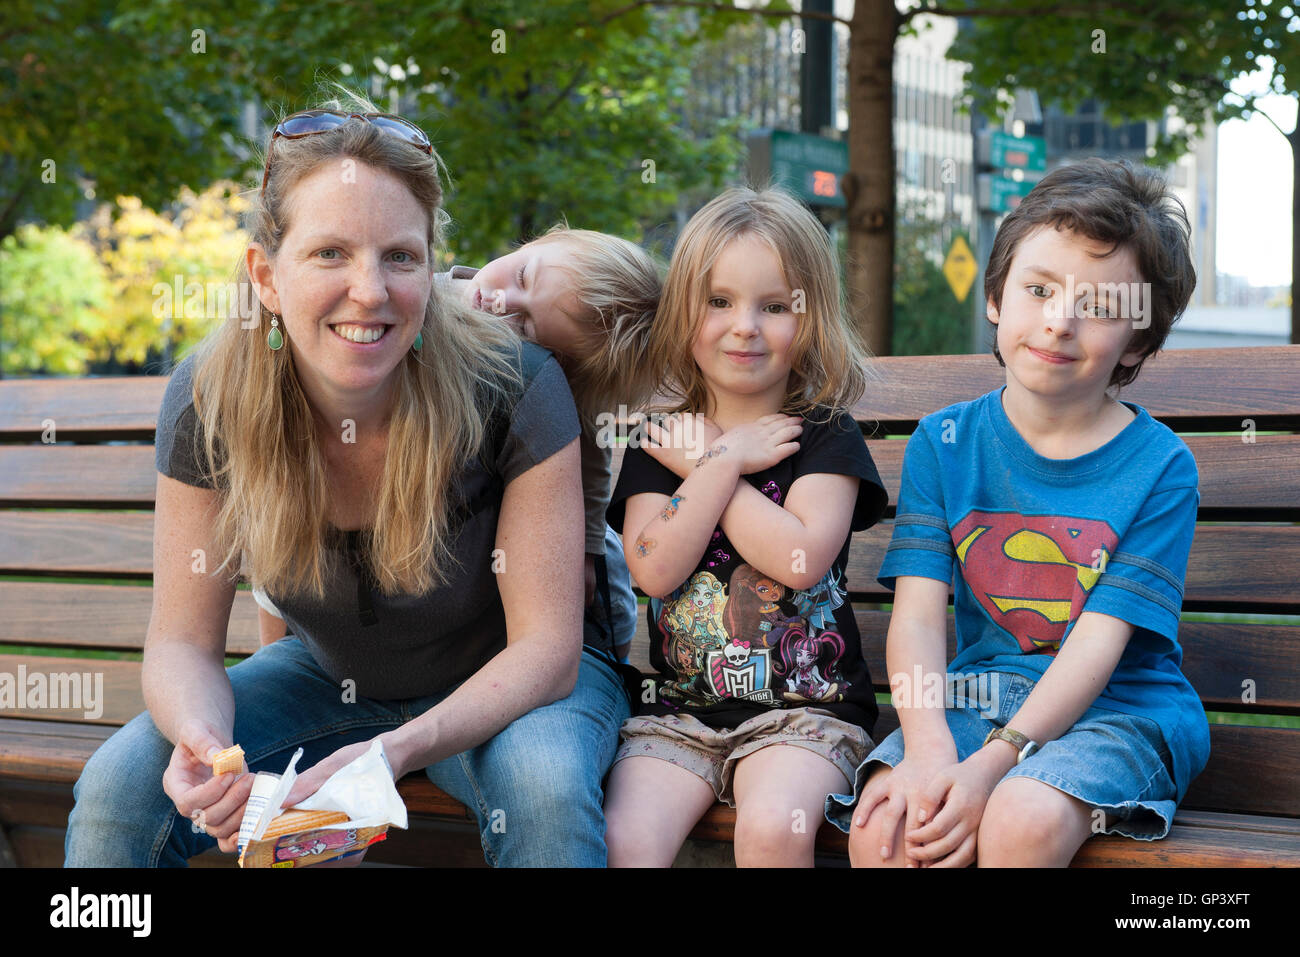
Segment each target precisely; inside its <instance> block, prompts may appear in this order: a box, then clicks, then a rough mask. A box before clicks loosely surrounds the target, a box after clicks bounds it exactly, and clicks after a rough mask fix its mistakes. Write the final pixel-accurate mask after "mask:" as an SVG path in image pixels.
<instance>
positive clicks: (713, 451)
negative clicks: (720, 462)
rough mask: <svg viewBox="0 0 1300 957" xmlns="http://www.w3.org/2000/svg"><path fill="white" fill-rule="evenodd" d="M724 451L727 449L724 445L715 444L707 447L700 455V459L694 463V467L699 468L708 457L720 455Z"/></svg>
mask: <svg viewBox="0 0 1300 957" xmlns="http://www.w3.org/2000/svg"><path fill="white" fill-rule="evenodd" d="M725 451H727V447H726V446H725V445H715V446H714V447H713V448H711V449H709V450H708V451H707V452H705V453H704V454H703V455H701V456H700V460H699V461H698V462H696V463H695V467H696V468H699V467H700V466H701V465H703V464H704V463H705V462H707V461H708V460H709V459H711V458H713V457H715V456H718V455H721V454H722V453H723V452H725Z"/></svg>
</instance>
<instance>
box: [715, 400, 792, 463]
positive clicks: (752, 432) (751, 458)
mask: <svg viewBox="0 0 1300 957" xmlns="http://www.w3.org/2000/svg"><path fill="white" fill-rule="evenodd" d="M802 432H803V419H801V418H800V417H799V416H797V415H783V414H782V413H780V412H777V413H774V414H772V415H765V416H763V417H762V418H761V419H756V420H755V421H753V422H746V423H745V424H744V425H738V426H736V427H735V428H734V429H731V430H730V431H729V432H726V433H724V434H723V435H722V436H720V437H719V438H718V440H717V441H716V442H714V443H713V444H712V445H711V446H710V447H709V449H708V451H706V452H705V453H704V456H702V458H706V457H708V456H709V455H710V454H711V453H713V454H719V455H727V456H731V457H732V458H733V459H734V460H735V461H737V462H738V463H739V465H740V474H741V475H750V474H752V473H754V472H761V471H763V470H764V469H770V468H771V467H772V466H773V465H776V463H777V462H780V461H781V460H782V459H785V458H789V457H790V456H791V455H794V453H795V452H798V451H799V443H798V442H796V441H795V439H797V438H798V437H799V435H800V434H801V433H802ZM694 464H699V463H698V462H697V463H694Z"/></svg>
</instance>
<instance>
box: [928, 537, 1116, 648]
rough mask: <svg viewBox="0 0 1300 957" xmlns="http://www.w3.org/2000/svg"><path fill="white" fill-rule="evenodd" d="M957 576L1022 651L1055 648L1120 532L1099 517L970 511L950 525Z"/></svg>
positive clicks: (1097, 576)
mask: <svg viewBox="0 0 1300 957" xmlns="http://www.w3.org/2000/svg"><path fill="white" fill-rule="evenodd" d="M952 541H953V545H955V546H956V548H957V560H958V561H959V562H960V563H961V568H962V575H963V577H964V578H965V579H966V584H967V585H969V586H970V590H971V592H972V594H974V596H975V598H976V600H977V601H979V603H980V605H981V606H983V608H984V611H985V612H987V613H988V616H989V617H990V618H991V619H992V620H993V621H994V622H996V623H997V624H998V625H1000V626H1001V627H1002V628H1004V629H1006V631H1007V632H1009V633H1010V634H1011V635H1012V636H1013V637H1014V638H1015V639H1016V641H1017V642H1019V644H1020V650H1021V651H1023V652H1025V653H1026V654H1029V653H1033V652H1044V653H1047V654H1055V653H1056V652H1057V650H1059V649H1060V647H1061V639H1062V638H1064V637H1065V629H1066V627H1067V626H1068V625H1069V623H1070V622H1071V621H1073V620H1074V619H1075V618H1077V617H1078V616H1079V612H1081V611H1083V604H1084V602H1085V601H1087V600H1088V594H1089V592H1091V591H1092V587H1093V585H1095V584H1096V583H1097V579H1098V578H1100V577H1101V574H1102V572H1104V571H1105V570H1106V562H1107V561H1108V560H1109V558H1110V556H1111V555H1112V554H1114V552H1115V546H1116V544H1118V541H1119V536H1117V535H1116V534H1115V532H1114V530H1113V529H1112V528H1111V527H1110V526H1109V525H1108V524H1107V523H1106V522H1103V521H1099V520H1097V519H1088V518H1072V517H1069V516H1064V515H1020V514H1017V513H1015V512H978V511H973V512H970V513H968V514H967V515H966V517H965V518H963V519H962V520H961V521H960V522H958V523H957V524H956V525H955V526H954V527H953V530H952Z"/></svg>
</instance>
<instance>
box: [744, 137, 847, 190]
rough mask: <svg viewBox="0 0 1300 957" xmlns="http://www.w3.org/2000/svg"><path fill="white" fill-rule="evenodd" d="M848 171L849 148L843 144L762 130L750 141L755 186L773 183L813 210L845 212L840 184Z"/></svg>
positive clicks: (824, 138)
mask: <svg viewBox="0 0 1300 957" xmlns="http://www.w3.org/2000/svg"><path fill="white" fill-rule="evenodd" d="M848 171H849V145H848V144H847V143H845V142H842V141H840V140H832V139H827V138H826V137H824V136H813V135H812V134H810V133H791V132H789V131H788V130H759V131H757V132H756V133H754V134H753V135H752V136H750V138H749V174H750V179H751V181H753V182H763V181H764V180H767V179H769V178H770V179H771V181H772V183H773V184H775V185H778V186H784V187H785V188H786V189H788V190H789V191H790V192H792V193H794V195H795V196H797V197H798V198H799V199H801V200H803V201H804V202H805V203H807V204H808V205H810V206H832V207H838V208H840V209H843V208H844V206H845V202H844V193H843V191H842V190H841V188H840V182H841V180H843V178H844V174H845V173H847V172H848Z"/></svg>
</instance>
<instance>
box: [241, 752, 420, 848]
mask: <svg viewBox="0 0 1300 957" xmlns="http://www.w3.org/2000/svg"><path fill="white" fill-rule="evenodd" d="M302 753H303V752H302V748H299V749H298V750H297V751H296V752H295V753H294V756H293V757H292V758H291V759H290V761H289V766H288V767H287V768H286V769H285V771H284V774H271V773H269V772H267V771H261V772H258V774H257V776H256V777H255V778H254V779H253V791H252V793H251V794H250V795H249V796H248V805H247V806H246V807H245V809H244V818H243V820H242V821H241V822H240V825H239V866H240V867H305V866H308V865H310V864H320V863H323V862H325V861H331V860H334V859H336V858H340V857H343V856H345V855H348V854H353V853H356V852H358V851H361V850H362V849H364V848H366V847H369V846H370V845H371V844H374V843H376V842H378V841H382V840H384V839H385V838H386V837H387V836H388V827H389V825H390V824H396V825H397V826H398V827H400V828H405V827H406V805H405V804H404V803H403V802H402V798H401V795H399V794H398V793H397V786H396V785H395V784H394V782H393V775H392V772H391V771H389V769H388V761H387V759H386V758H385V757H384V746H383V744H382V743H381V742H380V741H378V740H375V741H374V742H372V743H371V745H370V750H369V751H367V752H366V753H365V754H363V755H362V756H361V757H359V758H357V759H356V760H355V761H353V762H352V763H351V764H347V765H345V766H344V767H341V768H339V769H338V770H337V771H335V772H334V774H332V775H331V776H330V778H329V780H327V781H326V782H325V783H324V784H322V785H321V787H320V790H318V791H317V792H316V793H315V794H313V795H311V797H308V798H306V799H305V800H303V801H301V802H299V803H298V804H297V805H295V806H294V808H293V809H292V811H293V812H294V815H295V816H294V817H291V818H289V820H290V821H295V822H298V824H300V825H301V826H297V825H295V826H294V827H293V830H292V833H283V830H282V828H277V827H276V826H275V824H274V822H275V821H276V820H277V819H279V818H281V817H283V816H284V815H285V813H287V810H288V809H286V808H285V807H284V799H285V798H286V797H288V796H289V792H290V791H291V790H292V789H293V784H294V781H296V780H297V779H298V773H297V770H296V767H297V764H298V760H299V759H300V758H301V757H302ZM299 812H317V813H314V814H310V815H308V814H299ZM340 813H341V814H345V815H346V819H344V820H342V821H340V822H339V823H334V824H330V823H319V822H325V821H330V820H338V816H339V814H340ZM268 832H269V833H270V834H271V835H272V836H269V837H268V836H267V835H268Z"/></svg>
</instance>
